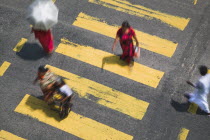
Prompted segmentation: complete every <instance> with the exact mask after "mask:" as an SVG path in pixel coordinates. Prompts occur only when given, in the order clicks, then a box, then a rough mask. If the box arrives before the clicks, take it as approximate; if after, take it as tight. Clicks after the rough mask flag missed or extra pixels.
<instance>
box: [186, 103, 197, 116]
mask: <svg viewBox="0 0 210 140" xmlns="http://www.w3.org/2000/svg"><path fill="white" fill-rule="evenodd" d="M197 110H198V105H196V104H195V103H190V106H189V109H188V112H190V113H192V114H196V112H197Z"/></svg>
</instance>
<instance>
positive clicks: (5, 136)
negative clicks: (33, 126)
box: [0, 130, 25, 140]
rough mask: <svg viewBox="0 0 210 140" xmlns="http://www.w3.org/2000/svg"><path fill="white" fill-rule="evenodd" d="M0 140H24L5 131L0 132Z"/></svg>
mask: <svg viewBox="0 0 210 140" xmlns="http://www.w3.org/2000/svg"><path fill="white" fill-rule="evenodd" d="M0 140H25V139H23V138H21V137H18V136H16V135H14V134H12V133H9V132H7V131H4V130H1V131H0Z"/></svg>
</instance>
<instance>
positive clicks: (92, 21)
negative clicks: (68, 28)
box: [73, 13, 178, 57]
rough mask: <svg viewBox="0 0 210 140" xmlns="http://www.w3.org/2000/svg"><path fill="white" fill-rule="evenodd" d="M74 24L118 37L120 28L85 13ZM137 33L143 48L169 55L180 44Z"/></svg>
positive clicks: (171, 54)
mask: <svg viewBox="0 0 210 140" xmlns="http://www.w3.org/2000/svg"><path fill="white" fill-rule="evenodd" d="M73 25H75V26H77V27H81V28H84V29H87V30H90V31H93V32H96V33H99V34H102V35H105V36H108V37H111V38H115V37H116V33H117V30H118V29H119V26H116V25H108V24H107V23H106V22H105V21H102V20H100V19H98V18H95V17H91V16H89V15H87V14H84V13H80V14H79V16H78V17H77V19H76V20H75V22H74V23H73ZM135 33H136V35H137V37H138V39H139V42H140V47H141V48H143V49H146V50H149V51H152V52H155V53H158V54H161V55H164V56H167V57H172V56H173V54H174V52H175V50H176V47H177V45H178V44H177V43H173V42H171V41H169V40H166V39H162V38H159V37H157V36H153V35H149V34H147V33H144V32H141V31H138V30H135Z"/></svg>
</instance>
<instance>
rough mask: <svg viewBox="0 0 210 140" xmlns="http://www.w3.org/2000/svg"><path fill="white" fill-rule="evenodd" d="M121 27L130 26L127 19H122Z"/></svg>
mask: <svg viewBox="0 0 210 140" xmlns="http://www.w3.org/2000/svg"><path fill="white" fill-rule="evenodd" d="M122 27H125V28H130V27H131V26H130V24H129V23H128V21H127V20H125V21H123V23H122Z"/></svg>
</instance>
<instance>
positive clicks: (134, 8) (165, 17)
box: [89, 0, 190, 30]
mask: <svg viewBox="0 0 210 140" xmlns="http://www.w3.org/2000/svg"><path fill="white" fill-rule="evenodd" d="M89 2H91V3H95V4H99V5H102V6H105V7H108V8H112V9H115V10H118V11H121V12H125V13H128V14H131V15H135V16H139V17H143V18H146V19H153V18H155V19H158V20H160V21H162V22H164V23H166V24H169V25H170V26H173V27H175V28H177V29H179V30H184V29H185V27H186V26H187V25H188V23H189V21H190V18H183V17H178V16H173V15H169V14H166V13H162V12H160V11H155V10H152V9H149V8H146V7H144V6H142V5H134V4H131V3H130V2H128V1H126V0H89Z"/></svg>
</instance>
